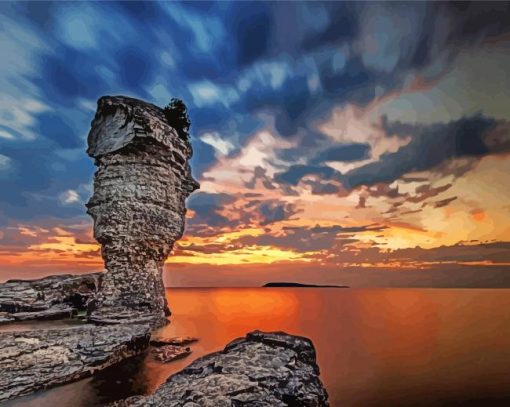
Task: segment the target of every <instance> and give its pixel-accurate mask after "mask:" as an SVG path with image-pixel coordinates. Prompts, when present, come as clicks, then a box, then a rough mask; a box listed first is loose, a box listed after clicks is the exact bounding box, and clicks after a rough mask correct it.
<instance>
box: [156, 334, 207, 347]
mask: <svg viewBox="0 0 510 407" xmlns="http://www.w3.org/2000/svg"><path fill="white" fill-rule="evenodd" d="M196 341H198V338H195V337H194V336H174V337H173V338H165V337H157V338H154V339H151V342H150V344H151V345H152V346H165V345H177V346H182V345H188V344H190V343H193V342H196Z"/></svg>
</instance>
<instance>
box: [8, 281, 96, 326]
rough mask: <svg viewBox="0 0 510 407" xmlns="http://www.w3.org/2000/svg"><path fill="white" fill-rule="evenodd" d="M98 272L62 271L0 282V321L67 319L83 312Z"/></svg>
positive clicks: (90, 296)
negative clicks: (65, 272)
mask: <svg viewBox="0 0 510 407" xmlns="http://www.w3.org/2000/svg"><path fill="white" fill-rule="evenodd" d="M101 279H102V273H90V274H82V275H71V274H62V275H55V276H49V277H44V278H40V279H36V280H8V281H6V282H5V283H2V284H0V323H8V322H14V321H28V320H48V319H62V318H70V317H72V316H74V315H76V314H77V313H79V312H80V311H86V310H87V306H88V304H89V302H90V301H92V300H93V298H94V296H95V295H96V293H97V292H98V290H99V287H100V284H101Z"/></svg>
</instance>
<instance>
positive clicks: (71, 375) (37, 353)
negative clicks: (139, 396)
mask: <svg viewBox="0 0 510 407" xmlns="http://www.w3.org/2000/svg"><path fill="white" fill-rule="evenodd" d="M149 339H150V333H149V326H147V325H122V326H99V327H98V326H93V325H86V326H81V327H78V328H70V329H52V330H37V331H23V332H2V333H0V402H1V401H5V400H8V399H11V398H15V397H19V396H22V395H25V394H29V393H32V392H34V391H36V390H39V389H45V388H48V387H51V386H55V385H58V384H63V383H68V382H71V381H75V380H78V379H81V378H83V377H87V376H90V375H91V374H93V373H94V372H95V371H97V370H101V369H104V368H106V367H108V366H110V365H112V364H114V363H117V362H119V361H121V360H123V359H125V358H127V357H131V356H135V355H138V354H140V353H141V352H143V351H145V350H146V349H147V347H148V345H149Z"/></svg>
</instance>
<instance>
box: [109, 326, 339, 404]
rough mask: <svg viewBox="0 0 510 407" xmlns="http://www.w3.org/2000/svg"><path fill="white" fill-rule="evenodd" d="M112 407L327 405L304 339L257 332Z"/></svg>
mask: <svg viewBox="0 0 510 407" xmlns="http://www.w3.org/2000/svg"><path fill="white" fill-rule="evenodd" d="M111 406H112V407H142V406H152V407H160V406H165V407H181V406H183V407H184V406H186V407H221V406H225V407H227V406H228V407H230V406H257V407H266V406H267V407H270V406H271V407H277V406H282V407H283V406H296V407H298V406H310V407H312V406H313V407H325V406H329V403H328V393H327V391H326V389H325V388H324V386H323V384H322V382H321V381H320V378H319V367H318V365H317V361H316V354H315V348H314V346H313V344H312V342H311V341H310V340H309V339H307V338H304V337H300V336H293V335H288V334H286V333H284V332H260V331H254V332H250V333H248V334H247V335H246V337H245V338H239V339H236V340H234V341H232V342H230V343H229V344H228V345H227V346H226V347H225V349H224V350H223V351H221V352H216V353H212V354H209V355H207V356H204V357H202V358H199V359H197V360H195V361H194V362H193V363H192V364H191V365H189V366H188V367H186V368H185V369H183V370H181V371H180V372H178V373H176V374H174V375H172V376H170V378H168V380H167V381H166V383H164V384H163V385H161V386H160V387H159V388H158V389H157V390H156V392H155V393H154V394H152V395H150V396H134V397H130V398H128V399H125V400H121V401H118V402H116V403H113V404H111Z"/></svg>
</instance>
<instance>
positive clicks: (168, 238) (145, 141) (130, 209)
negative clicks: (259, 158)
mask: <svg viewBox="0 0 510 407" xmlns="http://www.w3.org/2000/svg"><path fill="white" fill-rule="evenodd" d="M172 113H176V112H172V111H171V110H170V111H168V110H167V111H165V110H163V109H161V108H159V107H157V106H155V105H152V104H150V103H145V102H142V101H139V100H136V99H132V98H127V97H120V96H119V97H110V96H105V97H102V98H100V99H99V101H98V108H97V112H96V115H95V118H94V120H93V121H92V128H91V130H90V133H89V136H88V150H87V152H88V154H89V155H90V156H91V157H93V158H94V159H95V164H96V165H97V167H98V169H97V171H96V174H95V178H94V194H93V196H92V197H91V199H90V201H89V202H88V203H87V208H88V211H87V212H88V214H90V215H91V216H92V218H93V219H94V237H95V238H96V239H97V241H98V242H99V243H100V244H101V246H102V250H101V252H102V256H103V259H104V262H105V266H106V272H105V274H104V277H103V280H102V284H101V288H100V292H99V294H98V296H97V298H96V303H95V309H94V311H93V312H92V313H91V315H90V320H91V321H93V322H96V323H122V322H139V321H143V322H148V323H150V324H152V325H153V326H155V325H161V324H164V323H166V316H168V315H169V313H170V312H169V309H168V306H167V303H166V300H165V292H164V286H163V280H162V270H163V264H164V261H165V260H166V258H167V256H168V254H169V252H170V250H171V249H172V247H173V244H174V242H175V241H176V240H177V239H179V238H180V237H181V236H182V233H183V230H184V216H185V213H186V207H185V199H186V197H187V196H188V195H189V194H190V193H191V192H192V191H194V190H195V189H197V188H198V183H197V182H196V181H195V180H194V179H193V178H192V176H191V171H190V166H189V163H188V160H189V158H190V157H191V155H192V149H191V145H190V143H189V140H188V136H187V128H175V127H179V122H178V121H177V122H175V121H174V122H172V123H169V121H172V120H171V119H169V118H171V117H175V114H174V115H172ZM177 113H179V112H177ZM177 116H178V115H177ZM176 123H177V124H176ZM172 126H175V127H172Z"/></svg>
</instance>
